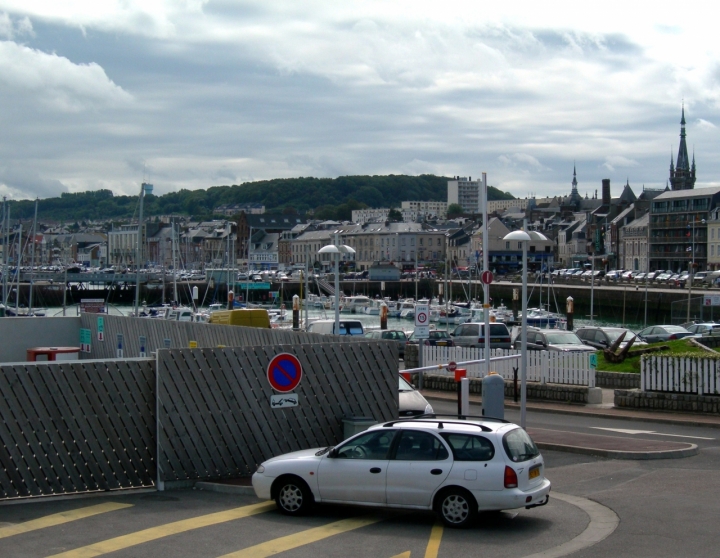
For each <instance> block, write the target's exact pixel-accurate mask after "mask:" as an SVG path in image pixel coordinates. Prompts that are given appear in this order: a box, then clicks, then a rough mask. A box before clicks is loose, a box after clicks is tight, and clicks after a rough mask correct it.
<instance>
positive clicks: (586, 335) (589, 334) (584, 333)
mask: <svg viewBox="0 0 720 558" xmlns="http://www.w3.org/2000/svg"><path fill="white" fill-rule="evenodd" d="M623 333H625V338H624V339H623V341H622V343H620V348H621V349H622V348H624V347H625V345H627V344H628V343H629V342H630V340H631V339H632V338H633V337H635V334H634V333H633V332H632V331H630V330H629V329H626V328H624V327H599V326H583V327H581V328H579V329H578V330H577V331H576V332H575V334H576V335H577V336H578V337H579V338H580V339H581V340H582V342H583V343H584V344H585V345H587V346H588V347H594V348H595V349H597V350H602V349H607V348H608V347H610V346H612V344H613V343H615V341H616V340H617V338H618V337H620V336H621V335H622V334H623ZM636 345H647V343H645V342H644V341H640V340H639V339H635V342H634V343H633V347H634V346H636Z"/></svg>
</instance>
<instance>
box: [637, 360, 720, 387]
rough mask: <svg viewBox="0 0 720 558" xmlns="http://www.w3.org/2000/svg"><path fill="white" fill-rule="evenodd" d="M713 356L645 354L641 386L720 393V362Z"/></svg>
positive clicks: (641, 370) (641, 369)
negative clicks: (719, 363)
mask: <svg viewBox="0 0 720 558" xmlns="http://www.w3.org/2000/svg"><path fill="white" fill-rule="evenodd" d="M718 362H719V361H718V360H717V359H714V358H702V357H700V358H697V357H660V356H645V357H644V358H643V359H642V361H641V364H640V389H641V390H642V391H663V392H679V393H696V394H698V395H720V365H718Z"/></svg>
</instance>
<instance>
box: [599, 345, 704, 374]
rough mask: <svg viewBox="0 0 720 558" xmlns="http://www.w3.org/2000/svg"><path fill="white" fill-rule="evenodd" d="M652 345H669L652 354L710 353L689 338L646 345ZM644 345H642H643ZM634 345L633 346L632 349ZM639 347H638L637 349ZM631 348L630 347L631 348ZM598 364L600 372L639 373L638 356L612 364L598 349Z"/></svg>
mask: <svg viewBox="0 0 720 558" xmlns="http://www.w3.org/2000/svg"><path fill="white" fill-rule="evenodd" d="M654 345H667V346H668V347H670V350H668V351H659V352H657V353H652V354H653V355H666V356H668V355H680V354H682V355H683V356H684V355H689V354H692V355H699V356H702V355H708V354H711V353H708V352H707V351H705V350H703V349H700V348H698V347H696V346H695V345H692V344H690V340H689V339H678V340H676V341H665V342H664V343H651V344H650V345H647V346H648V347H652V346H654ZM643 347H644V345H643ZM634 348H635V346H633V349H634ZM639 348H641V347H638V349H639ZM631 350H632V349H631ZM597 355H598V365H597V369H598V370H601V371H602V372H633V373H636V374H639V373H640V358H641V357H639V356H636V357H632V358H626V359H625V360H624V361H623V362H621V363H620V364H613V363H611V362H607V361H606V360H605V356H604V355H603V353H602V351H598V353H597Z"/></svg>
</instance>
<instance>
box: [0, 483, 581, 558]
mask: <svg viewBox="0 0 720 558" xmlns="http://www.w3.org/2000/svg"><path fill="white" fill-rule="evenodd" d="M589 523H590V521H589V516H588V515H587V514H585V513H583V512H582V511H581V510H579V509H578V507H577V506H576V505H573V504H570V503H568V502H565V501H562V500H560V499H558V498H555V499H553V500H551V503H550V504H548V505H547V506H545V507H543V508H536V509H533V510H521V511H518V512H504V513H500V514H487V515H482V516H481V518H480V520H479V522H478V523H477V525H476V526H475V527H474V528H472V529H469V530H451V529H443V528H442V527H441V526H440V525H439V524H437V523H436V521H435V516H434V514H432V513H429V512H403V511H378V510H372V509H367V510H366V509H362V508H351V507H341V506H326V507H319V508H318V509H317V510H316V511H315V513H313V514H312V515H309V516H306V517H301V518H289V517H286V516H283V515H281V514H279V513H278V512H277V511H276V510H275V507H274V504H272V503H267V502H259V501H258V500H256V499H255V498H253V497H251V496H237V495H229V494H218V493H213V492H204V491H198V490H179V491H172V492H166V493H143V494H139V493H135V494H126V495H123V496H115V497H99V498H90V499H72V500H63V501H58V500H54V501H45V502H35V503H24V504H16V505H5V506H2V507H0V538H2V539H3V541H2V549H3V550H2V552H0V554H2V555H3V556H12V557H16V556H17V557H28V558H33V557H46V556H53V557H64V558H80V557H84V558H87V557H91V556H101V555H103V554H107V553H113V554H112V556H114V557H118V558H119V557H131V556H132V557H137V558H141V557H148V558H149V557H156V556H176V557H200V556H208V557H220V556H223V557H245V556H247V557H250V556H252V557H261V556H270V555H274V554H276V553H278V552H283V556H288V557H310V556H312V557H316V556H337V557H347V556H353V557H387V558H390V557H395V556H403V557H407V556H427V557H435V556H458V555H459V556H462V555H465V556H467V555H482V554H487V553H491V555H492V556H497V557H502V556H508V557H510V556H527V555H531V554H534V553H536V552H538V551H543V550H548V549H552V548H555V547H557V546H559V545H561V544H563V543H566V542H567V541H570V540H572V539H573V538H575V537H577V536H578V535H580V534H581V533H583V531H585V529H586V528H587V526H588V524H589Z"/></svg>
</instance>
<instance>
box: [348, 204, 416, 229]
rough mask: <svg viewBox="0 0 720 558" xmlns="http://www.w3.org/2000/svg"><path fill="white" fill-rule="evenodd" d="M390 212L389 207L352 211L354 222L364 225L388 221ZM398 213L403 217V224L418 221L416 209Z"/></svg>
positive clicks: (402, 210) (401, 210)
mask: <svg viewBox="0 0 720 558" xmlns="http://www.w3.org/2000/svg"><path fill="white" fill-rule="evenodd" d="M390 211H391V210H390V209H389V208H387V207H380V208H375V209H373V208H366V209H354V210H353V211H352V222H353V223H357V224H358V225H363V224H365V223H371V222H377V221H387V219H388V216H389V215H390ZM398 211H399V212H400V214H401V215H402V220H403V223H414V222H415V221H417V220H418V212H417V211H416V210H414V209H399V210H398Z"/></svg>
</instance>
